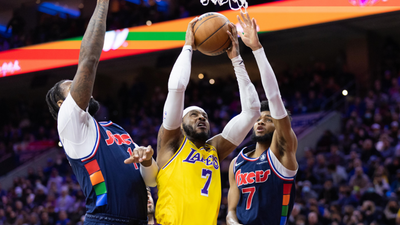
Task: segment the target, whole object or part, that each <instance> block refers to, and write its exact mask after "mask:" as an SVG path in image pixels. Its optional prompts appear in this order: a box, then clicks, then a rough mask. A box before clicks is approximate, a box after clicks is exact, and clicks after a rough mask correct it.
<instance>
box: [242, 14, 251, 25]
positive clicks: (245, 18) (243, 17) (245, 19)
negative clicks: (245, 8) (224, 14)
mask: <svg viewBox="0 0 400 225" xmlns="http://www.w3.org/2000/svg"><path fill="white" fill-rule="evenodd" d="M246 14H247V13H243V12H240V15H241V16H242V19H243V22H244V23H245V24H246V26H250V24H249V20H248V19H247V16H246Z"/></svg>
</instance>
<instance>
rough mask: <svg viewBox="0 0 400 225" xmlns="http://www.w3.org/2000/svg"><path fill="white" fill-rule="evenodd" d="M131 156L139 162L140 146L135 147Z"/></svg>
mask: <svg viewBox="0 0 400 225" xmlns="http://www.w3.org/2000/svg"><path fill="white" fill-rule="evenodd" d="M131 158H132V159H133V161H134V162H138V159H139V153H138V148H135V149H134V150H133V152H132V156H131Z"/></svg>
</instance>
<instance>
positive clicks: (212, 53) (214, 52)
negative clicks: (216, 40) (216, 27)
mask: <svg viewBox="0 0 400 225" xmlns="http://www.w3.org/2000/svg"><path fill="white" fill-rule="evenodd" d="M229 40H230V38H229V37H228V39H226V41H225V42H224V44H222V45H221V46H220V47H219V48H218V49H217V50H215V51H213V52H209V53H210V54H211V55H214V54H218V55H219V54H221V53H219V52H217V51H218V50H220V49H221V48H223V47H224V45H225V44H226V43H227V42H228V41H229Z"/></svg>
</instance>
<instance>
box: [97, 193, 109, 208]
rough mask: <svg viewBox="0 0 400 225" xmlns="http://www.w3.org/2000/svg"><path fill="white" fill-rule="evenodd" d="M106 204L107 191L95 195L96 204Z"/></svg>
mask: <svg viewBox="0 0 400 225" xmlns="http://www.w3.org/2000/svg"><path fill="white" fill-rule="evenodd" d="M102 205H107V193H105V194H102V195H97V199H96V206H102Z"/></svg>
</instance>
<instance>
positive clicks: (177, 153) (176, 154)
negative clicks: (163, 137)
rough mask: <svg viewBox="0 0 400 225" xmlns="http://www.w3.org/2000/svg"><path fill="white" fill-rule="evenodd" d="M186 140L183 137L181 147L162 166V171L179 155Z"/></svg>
mask: <svg viewBox="0 0 400 225" xmlns="http://www.w3.org/2000/svg"><path fill="white" fill-rule="evenodd" d="M186 141H187V138H186V137H185V140H184V141H183V144H182V146H181V147H180V148H179V150H178V151H177V152H176V153H175V155H174V156H173V157H172V158H171V159H170V160H169V161H168V162H167V163H166V164H165V165H164V166H163V168H162V169H165V168H166V167H167V166H168V165H169V164H170V163H171V162H172V161H174V159H175V158H176V157H177V156H178V155H179V153H180V152H181V151H182V149H183V147H185V145H186Z"/></svg>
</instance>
